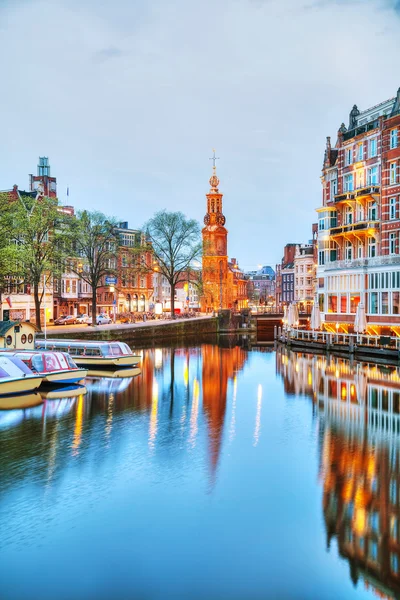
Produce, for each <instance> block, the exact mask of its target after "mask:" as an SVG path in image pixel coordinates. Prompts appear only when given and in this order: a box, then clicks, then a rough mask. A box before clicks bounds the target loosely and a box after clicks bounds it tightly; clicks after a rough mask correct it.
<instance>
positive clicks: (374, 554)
mask: <svg viewBox="0 0 400 600" xmlns="http://www.w3.org/2000/svg"><path fill="white" fill-rule="evenodd" d="M368 555H369V558H370V559H371V560H378V544H377V543H376V542H373V541H372V540H370V542H369V543H368Z"/></svg>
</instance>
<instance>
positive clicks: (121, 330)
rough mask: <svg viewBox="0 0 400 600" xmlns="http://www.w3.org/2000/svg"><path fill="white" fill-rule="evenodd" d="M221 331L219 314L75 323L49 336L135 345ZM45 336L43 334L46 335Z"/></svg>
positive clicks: (47, 333) (48, 333) (49, 333)
mask: <svg viewBox="0 0 400 600" xmlns="http://www.w3.org/2000/svg"><path fill="white" fill-rule="evenodd" d="M217 333H218V318H217V317H195V318H191V319H176V320H166V321H161V320H160V321H157V320H156V321H146V322H145V323H129V324H111V325H99V326H96V327H92V326H88V325H72V326H61V327H48V328H47V332H46V335H47V338H48V339H51V338H74V339H81V340H120V341H129V342H130V343H132V344H135V345H137V344H141V343H142V342H146V343H148V342H151V341H152V340H154V341H168V340H182V339H183V338H186V337H188V338H193V337H200V336H204V335H209V334H210V335H215V334H217ZM41 337H43V334H42V336H41Z"/></svg>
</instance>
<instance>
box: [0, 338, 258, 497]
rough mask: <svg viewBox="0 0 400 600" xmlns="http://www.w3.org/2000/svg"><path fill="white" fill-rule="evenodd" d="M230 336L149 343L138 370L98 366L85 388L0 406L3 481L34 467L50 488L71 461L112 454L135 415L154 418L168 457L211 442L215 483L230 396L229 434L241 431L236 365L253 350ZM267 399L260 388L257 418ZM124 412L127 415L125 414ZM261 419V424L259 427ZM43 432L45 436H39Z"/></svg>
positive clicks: (160, 454)
mask: <svg viewBox="0 0 400 600" xmlns="http://www.w3.org/2000/svg"><path fill="white" fill-rule="evenodd" d="M229 344H231V345H228V347H218V346H215V345H213V344H208V343H207V344H202V345H199V346H197V347H190V348H179V349H174V348H156V349H148V350H145V351H144V352H143V358H142V365H141V371H140V374H139V375H137V373H131V372H130V371H129V372H127V374H128V376H127V377H125V376H124V373H122V372H113V373H110V372H100V371H99V372H96V371H91V372H90V375H89V377H88V378H87V379H86V382H85V385H86V394H84V395H83V394H82V391H81V389H82V388H79V386H77V387H76V390H71V391H70V392H68V391H67V390H65V391H64V392H61V391H59V392H58V393H59V394H60V396H62V395H63V396H64V397H56V396H57V394H56V392H52V394H51V395H50V396H49V398H43V400H44V404H42V405H38V406H36V407H33V408H26V409H23V410H22V409H21V410H13V411H7V412H3V413H1V412H0V429H1V431H2V443H4V448H6V452H5V453H4V454H3V465H4V469H5V471H6V472H7V473H8V475H7V476H6V477H5V480H4V489H6V488H7V487H9V486H12V485H14V484H15V483H16V482H17V481H18V473H19V476H20V477H24V478H25V477H27V476H28V474H29V477H30V476H32V478H35V480H37V481H43V484H44V485H45V486H47V487H49V488H51V486H52V484H53V483H54V482H55V480H56V479H57V477H58V476H59V475H60V474H61V473H62V471H63V468H64V467H65V465H66V464H67V463H68V462H69V461H71V460H73V461H76V464H77V465H79V466H80V465H84V464H85V462H87V461H92V460H94V458H93V457H94V456H96V462H99V461H100V460H101V457H102V456H104V457H105V456H106V454H102V452H103V450H104V451H108V450H109V449H110V448H112V447H114V449H115V447H116V444H118V435H119V432H122V433H123V431H126V430H127V429H129V428H130V427H131V426H135V427H136V425H134V424H135V423H136V424H137V425H138V426H139V428H140V426H141V422H142V419H145V422H146V426H147V432H146V433H147V445H148V449H149V451H150V452H151V453H152V454H153V455H155V456H157V458H158V459H159V460H161V461H162V460H166V459H167V458H168V456H171V452H172V454H173V456H179V454H180V453H181V450H182V448H184V447H189V448H190V449H192V450H194V449H195V448H196V451H200V453H202V452H203V449H204V451H205V453H206V460H207V463H208V465H209V473H210V478H209V483H210V484H211V487H212V486H213V484H214V483H215V480H216V472H217V467H218V461H219V457H220V453H221V448H222V439H223V435H224V424H225V413H226V409H227V402H228V400H229V401H230V402H231V411H232V412H231V418H230V423H229V429H228V428H227V431H226V434H227V436H228V437H229V441H232V440H233V439H234V436H235V419H236V417H235V411H236V397H237V388H238V383H237V373H238V372H239V371H240V370H241V369H242V368H243V366H244V364H245V362H246V360H247V356H248V354H247V351H246V350H243V349H242V348H240V347H237V346H236V345H235V344H234V341H232V342H229ZM231 383H232V385H230V384H231ZM68 393H70V394H71V397H68V396H67V394H68ZM229 394H231V397H228V395H229ZM260 403H261V395H260V394H259V400H258V405H257V414H256V417H255V418H256V423H257V422H258V423H259V422H260V410H261V404H260ZM122 413H126V416H127V417H128V418H124V419H122V418H121V416H122ZM257 415H258V416H257ZM99 416H101V417H102V418H98V417H99ZM147 419H148V421H147ZM259 427H260V426H259V425H258V429H257V425H256V431H258V432H259ZM16 428H19V429H20V431H19V432H17V431H16ZM124 428H125V429H124ZM13 430H14V431H13ZM255 435H258V433H257V434H256V433H255ZM37 436H39V437H40V438H41V444H37V443H32V440H37ZM17 440H18V442H17ZM28 463H29V464H31V463H34V465H35V467H34V468H35V469H37V472H36V473H35V472H34V470H33V469H31V470H30V471H29V470H27V469H25V466H24V465H26V464H28ZM7 465H10V469H9V470H8V471H7ZM11 465H17V466H16V467H15V468H14V467H13V468H11Z"/></svg>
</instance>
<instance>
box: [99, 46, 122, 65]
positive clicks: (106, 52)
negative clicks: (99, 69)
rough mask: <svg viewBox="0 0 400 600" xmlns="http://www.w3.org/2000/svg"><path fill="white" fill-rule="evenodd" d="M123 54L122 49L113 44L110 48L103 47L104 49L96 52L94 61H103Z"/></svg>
mask: <svg viewBox="0 0 400 600" xmlns="http://www.w3.org/2000/svg"><path fill="white" fill-rule="evenodd" d="M122 54H123V53H122V50H120V48H115V46H111V47H109V48H103V49H102V50H98V51H97V52H95V54H94V61H95V62H99V63H102V62H105V61H106V60H109V59H112V58H118V57H119V56H122Z"/></svg>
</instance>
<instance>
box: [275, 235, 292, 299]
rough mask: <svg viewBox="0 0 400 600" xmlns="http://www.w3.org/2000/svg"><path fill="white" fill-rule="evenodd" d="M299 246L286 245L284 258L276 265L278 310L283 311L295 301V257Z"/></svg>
mask: <svg viewBox="0 0 400 600" xmlns="http://www.w3.org/2000/svg"><path fill="white" fill-rule="evenodd" d="M296 246H297V244H286V246H285V248H284V250H283V258H282V260H281V262H280V263H279V264H277V265H276V292H275V295H276V308H277V310H278V311H282V310H283V307H284V306H285V305H288V304H290V303H291V302H293V301H294V283H295V282H294V257H295V253H296Z"/></svg>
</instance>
